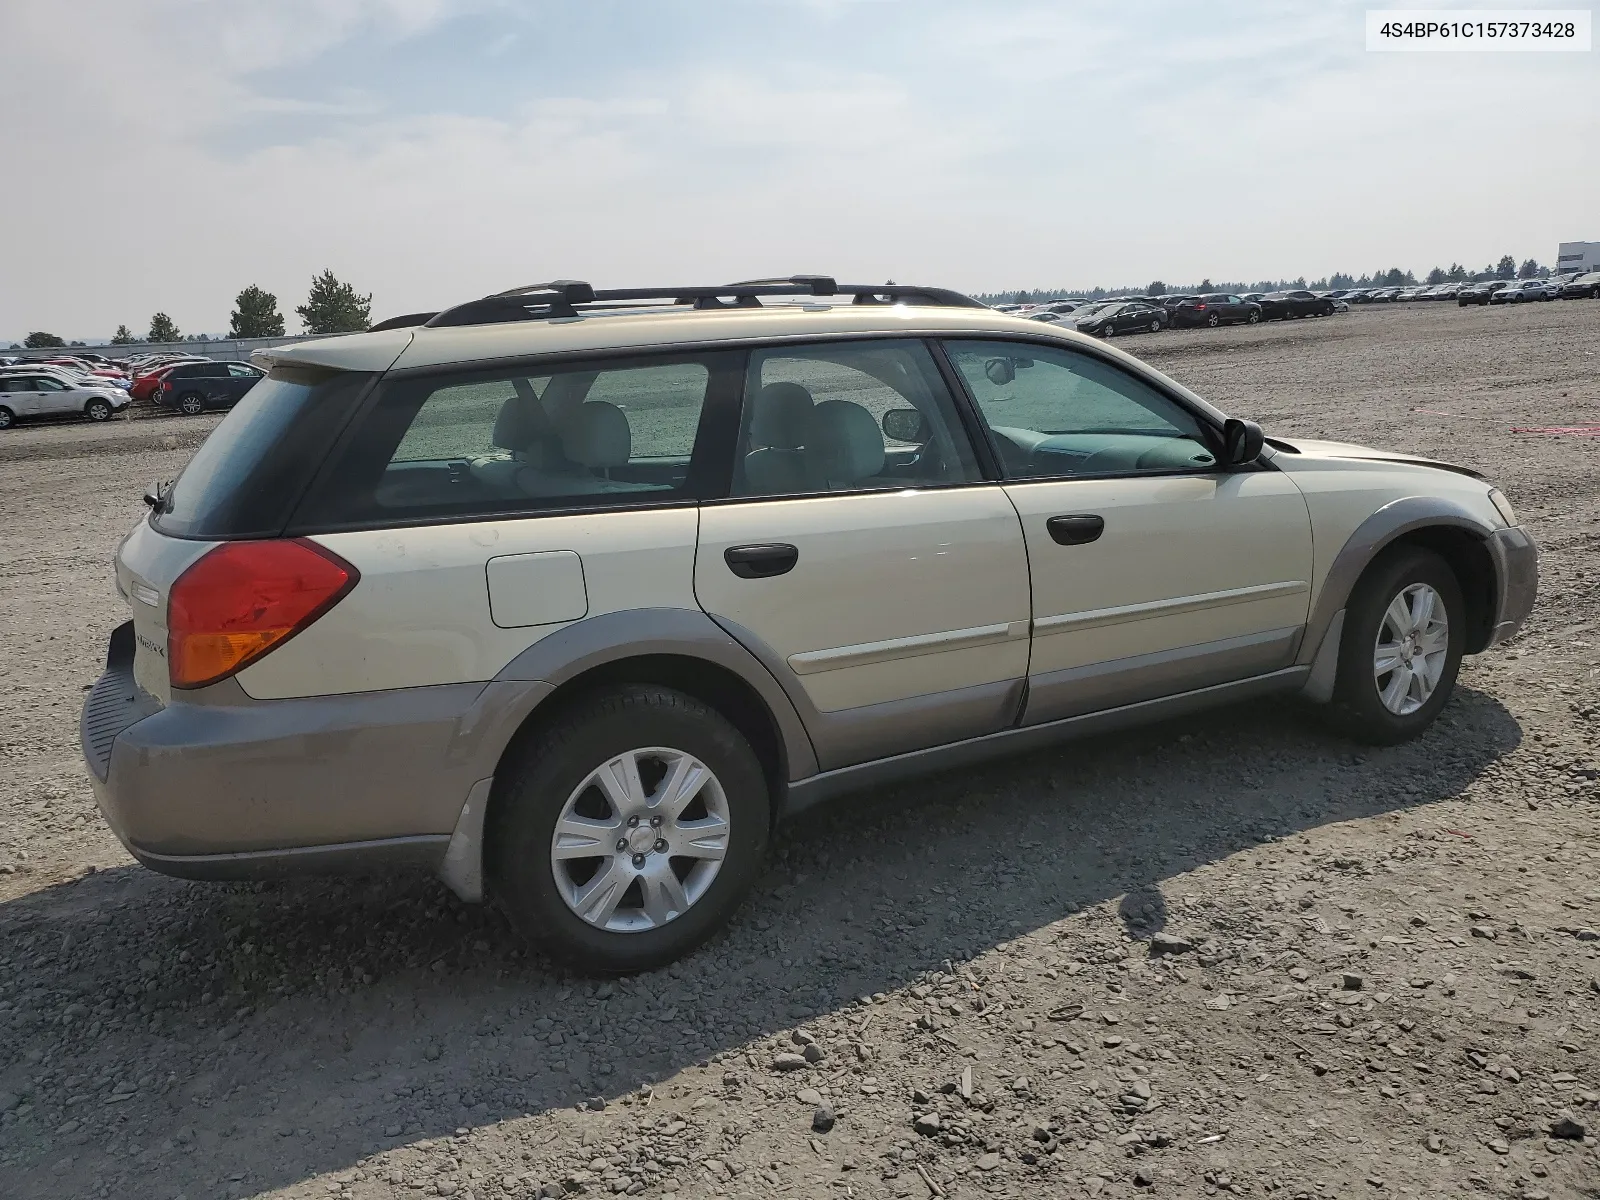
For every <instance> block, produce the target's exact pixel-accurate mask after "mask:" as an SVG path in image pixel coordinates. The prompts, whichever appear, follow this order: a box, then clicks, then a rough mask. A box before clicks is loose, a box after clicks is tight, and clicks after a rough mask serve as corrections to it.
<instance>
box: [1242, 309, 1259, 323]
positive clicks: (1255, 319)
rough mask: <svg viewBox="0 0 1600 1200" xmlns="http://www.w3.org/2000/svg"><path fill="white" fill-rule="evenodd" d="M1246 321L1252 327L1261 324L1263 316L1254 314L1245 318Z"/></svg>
mask: <svg viewBox="0 0 1600 1200" xmlns="http://www.w3.org/2000/svg"><path fill="white" fill-rule="evenodd" d="M1245 321H1246V322H1248V323H1249V324H1251V325H1256V324H1259V323H1260V321H1261V314H1260V313H1258V312H1253V313H1251V314H1250V315H1249V316H1248V317H1246V318H1245Z"/></svg>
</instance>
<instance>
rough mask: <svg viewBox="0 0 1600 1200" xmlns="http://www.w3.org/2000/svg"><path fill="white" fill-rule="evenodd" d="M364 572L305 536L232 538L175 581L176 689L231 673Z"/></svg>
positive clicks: (171, 643) (170, 618) (171, 611)
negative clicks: (258, 539)
mask: <svg viewBox="0 0 1600 1200" xmlns="http://www.w3.org/2000/svg"><path fill="white" fill-rule="evenodd" d="M360 579H361V573H360V572H359V571H357V570H356V569H355V567H353V566H351V565H350V564H349V563H347V562H345V561H344V559H342V558H340V557H339V556H338V555H337V554H334V553H333V552H332V551H331V550H326V549H324V548H323V547H321V546H319V545H317V544H316V543H315V542H312V541H308V540H307V539H305V538H295V539H293V540H292V541H272V542H226V543H224V544H223V545H221V546H218V547H217V548H216V549H214V550H211V551H208V552H207V553H206V554H205V555H204V556H202V557H201V558H200V559H199V560H198V561H196V562H195V563H194V564H193V565H192V566H190V567H189V569H188V570H187V571H185V572H184V573H183V574H182V575H180V576H178V581H177V582H176V583H175V584H173V585H172V594H171V596H170V597H169V598H168V601H167V670H168V672H169V677H170V679H171V680H172V686H173V687H175V688H198V687H205V686H206V685H207V684H211V683H216V682H217V681H218V680H221V679H226V678H227V677H228V676H229V675H232V674H234V673H235V672H237V671H241V670H243V669H244V668H245V667H247V666H249V665H250V664H251V663H253V662H255V661H256V660H257V659H258V658H260V657H261V656H262V655H264V654H266V653H267V652H268V651H270V650H272V649H273V648H274V647H277V646H281V645H282V644H283V643H284V642H286V641H288V640H289V639H290V638H292V637H293V636H294V635H295V634H297V633H299V632H300V631H301V630H302V629H304V628H306V627H307V626H308V625H310V624H311V623H312V622H313V621H315V620H317V618H319V617H321V616H322V614H323V613H325V612H327V611H328V610H329V609H331V608H332V607H333V606H334V605H335V604H337V603H339V601H340V600H342V599H343V598H344V596H345V594H346V593H347V592H349V591H350V589H351V588H353V587H355V585H356V584H357V583H358V582H359V581H360Z"/></svg>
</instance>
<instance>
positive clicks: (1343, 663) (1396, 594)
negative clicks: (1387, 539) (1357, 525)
mask: <svg viewBox="0 0 1600 1200" xmlns="http://www.w3.org/2000/svg"><path fill="white" fill-rule="evenodd" d="M1465 648H1466V607H1465V604H1464V602H1463V600H1462V597H1461V584H1460V582H1459V581H1458V580H1457V579H1456V576H1455V572H1454V571H1453V570H1451V568H1450V565H1449V564H1448V563H1447V562H1445V561H1444V559H1442V558H1440V557H1439V556H1438V555H1437V554H1435V553H1434V552H1433V551H1431V550H1426V549H1423V548H1422V547H1421V546H1406V545H1400V546H1394V547H1391V548H1390V549H1389V550H1387V551H1385V552H1384V553H1383V554H1382V555H1380V556H1379V557H1378V558H1377V559H1376V560H1375V561H1374V562H1373V563H1372V565H1371V566H1369V567H1368V568H1367V571H1366V574H1364V575H1363V576H1362V577H1361V580H1360V582H1358V583H1357V584H1356V587H1355V589H1354V590H1353V591H1352V592H1351V594H1350V602H1349V604H1347V605H1346V606H1345V618H1344V630H1343V633H1342V635H1341V637H1340V640H1339V671H1338V676H1337V678H1336V679H1335V681H1334V704H1333V706H1332V710H1331V713H1330V715H1331V716H1332V717H1333V718H1334V720H1335V721H1336V722H1337V723H1338V724H1339V725H1341V726H1342V727H1343V728H1344V730H1345V732H1347V733H1349V734H1351V735H1352V736H1354V737H1357V738H1359V739H1361V740H1362V741H1365V742H1372V743H1374V744H1377V745H1392V744H1394V743H1396V742H1404V741H1408V740H1410V739H1411V738H1414V737H1416V736H1417V735H1418V734H1420V733H1422V732H1423V731H1424V730H1425V729H1427V728H1428V726H1430V725H1432V724H1433V722H1434V720H1435V718H1437V717H1438V715H1439V713H1440V711H1441V710H1442V709H1443V708H1444V706H1445V705H1446V704H1447V703H1448V702H1449V700H1450V695H1451V692H1452V690H1453V689H1454V687H1455V682H1456V673H1457V672H1458V671H1459V670H1460V668H1461V655H1462V653H1463V651H1464V650H1465Z"/></svg>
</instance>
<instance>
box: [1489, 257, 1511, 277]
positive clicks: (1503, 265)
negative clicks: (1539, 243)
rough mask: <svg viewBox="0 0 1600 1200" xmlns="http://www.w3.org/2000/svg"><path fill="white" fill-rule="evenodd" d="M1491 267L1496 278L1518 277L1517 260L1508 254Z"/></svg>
mask: <svg viewBox="0 0 1600 1200" xmlns="http://www.w3.org/2000/svg"><path fill="white" fill-rule="evenodd" d="M1490 269H1491V270H1492V271H1493V272H1494V277H1495V278H1496V279H1515V278H1516V277H1517V260H1516V259H1514V258H1512V257H1511V255H1509V254H1507V255H1504V256H1503V257H1502V258H1501V259H1500V261H1499V262H1497V263H1496V264H1495V265H1494V266H1493V267H1491V268H1490Z"/></svg>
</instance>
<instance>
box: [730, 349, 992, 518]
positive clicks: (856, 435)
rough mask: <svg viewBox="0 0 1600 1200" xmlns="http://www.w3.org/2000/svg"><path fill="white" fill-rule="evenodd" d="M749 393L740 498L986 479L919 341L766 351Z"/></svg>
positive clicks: (736, 488) (759, 355)
mask: <svg viewBox="0 0 1600 1200" xmlns="http://www.w3.org/2000/svg"><path fill="white" fill-rule="evenodd" d="M744 394H745V402H744V413H743V419H742V423H741V428H740V435H739V454H738V462H737V466H736V469H735V472H734V485H733V493H734V495H736V496H781V495H799V494H805V493H815V492H832V491H863V490H871V489H884V488H908V487H928V486H933V485H939V484H952V483H968V482H972V481H974V480H977V479H978V478H980V475H979V471H978V466H977V462H976V459H975V458H974V457H973V454H972V447H971V444H970V443H969V441H968V440H967V436H966V433H965V432H964V430H963V429H962V427H961V422H960V418H959V416H958V414H957V412H956V408H955V405H954V403H953V401H952V400H951V398H950V394H949V392H948V391H947V390H946V388H945V386H944V383H943V380H942V379H941V378H940V376H939V372H938V369H937V368H936V367H935V365H934V363H933V359H932V357H931V356H930V355H929V353H928V349H927V347H926V346H924V345H923V344H922V343H921V342H917V341H881V342H832V343H827V344H824V345H817V346H785V347H781V348H778V349H773V350H758V351H756V352H755V353H754V354H752V355H751V357H750V366H749V370H748V373H747V377H746V381H745V393H744Z"/></svg>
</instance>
